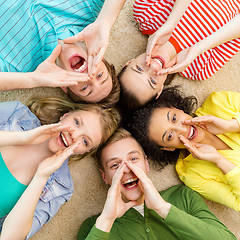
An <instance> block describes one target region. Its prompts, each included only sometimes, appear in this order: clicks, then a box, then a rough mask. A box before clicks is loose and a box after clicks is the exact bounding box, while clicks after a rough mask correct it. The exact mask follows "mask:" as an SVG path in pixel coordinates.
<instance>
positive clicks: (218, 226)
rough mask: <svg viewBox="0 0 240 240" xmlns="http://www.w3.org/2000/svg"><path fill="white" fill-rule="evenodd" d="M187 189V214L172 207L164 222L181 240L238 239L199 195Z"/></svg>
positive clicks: (185, 198) (185, 192)
mask: <svg viewBox="0 0 240 240" xmlns="http://www.w3.org/2000/svg"><path fill="white" fill-rule="evenodd" d="M185 189H186V190H184V194H182V196H184V200H183V201H185V205H186V206H187V207H186V212H185V211H182V210H180V209H179V208H177V207H176V206H174V205H172V206H171V209H170V211H169V213H168V215H167V217H166V218H165V220H164V221H165V222H166V223H168V224H169V225H170V226H171V227H172V228H173V229H174V230H175V231H176V233H178V234H179V236H181V239H185V240H188V239H189V240H190V239H191V240H194V239H196V240H201V239H202V240H206V239H218V240H230V239H235V240H236V239H237V238H236V237H235V236H234V235H233V233H231V232H230V231H229V230H228V229H227V228H226V226H224V224H222V223H221V222H220V221H219V220H218V219H217V218H216V217H215V216H214V214H213V213H211V212H210V211H209V209H208V207H207V205H206V203H205V202H204V201H203V199H202V198H201V196H200V195H199V194H197V193H196V192H194V191H193V190H191V189H190V188H186V187H185ZM182 198H183V197H182ZM178 200H179V199H178Z"/></svg>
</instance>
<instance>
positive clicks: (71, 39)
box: [63, 32, 84, 43]
mask: <svg viewBox="0 0 240 240" xmlns="http://www.w3.org/2000/svg"><path fill="white" fill-rule="evenodd" d="M79 41H84V39H83V33H82V32H79V33H78V34H76V35H74V36H72V37H69V38H65V39H63V42H64V43H75V42H79Z"/></svg>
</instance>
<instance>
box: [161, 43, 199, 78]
mask: <svg viewBox="0 0 240 240" xmlns="http://www.w3.org/2000/svg"><path fill="white" fill-rule="evenodd" d="M197 56H198V53H197V52H196V51H195V50H194V48H193V47H190V48H186V49H183V50H182V51H181V52H179V53H178V54H177V56H176V57H175V58H173V59H172V60H171V61H170V62H169V64H168V66H170V67H168V68H165V69H162V70H160V71H159V72H158V74H160V75H161V74H173V73H178V72H183V71H184V70H185V69H186V68H187V67H188V66H189V65H190V64H191V63H192V62H193V60H194V59H195V58H196V57H197ZM173 64H174V65H173Z"/></svg>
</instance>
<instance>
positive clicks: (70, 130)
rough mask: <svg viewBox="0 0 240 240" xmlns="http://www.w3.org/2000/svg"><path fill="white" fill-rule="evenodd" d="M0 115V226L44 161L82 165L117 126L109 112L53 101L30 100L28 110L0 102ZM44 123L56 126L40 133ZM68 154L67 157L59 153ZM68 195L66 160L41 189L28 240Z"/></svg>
mask: <svg viewBox="0 0 240 240" xmlns="http://www.w3.org/2000/svg"><path fill="white" fill-rule="evenodd" d="M0 111H1V116H0V130H1V131H0V136H1V137H0V139H1V141H0V153H1V159H0V161H1V167H0V171H1V172H2V174H1V177H3V179H1V181H0V182H1V184H2V191H1V194H2V197H1V200H0V214H1V215H0V216H1V222H3V221H4V218H5V216H6V215H7V214H8V213H9V212H10V211H11V210H12V208H13V207H14V205H15V204H16V202H17V201H18V199H19V198H20V196H21V195H22V193H23V192H24V190H25V189H26V188H27V186H28V185H29V184H30V183H31V182H32V181H34V179H35V178H36V174H37V173H38V172H39V171H37V169H39V166H40V164H43V160H44V159H47V158H49V157H51V156H53V155H54V154H56V153H57V156H58V154H63V155H64V156H65V157H67V156H68V155H70V154H71V155H73V156H72V157H73V158H74V159H75V160H76V159H81V158H82V157H84V156H85V155H87V154H90V153H91V152H93V151H94V150H95V149H97V148H98V147H99V145H101V144H102V143H104V142H105V141H106V140H107V138H108V137H109V136H111V134H112V133H113V132H114V131H115V129H116V128H117V126H118V122H119V114H118V113H117V111H115V110H114V109H104V108H102V107H101V106H99V105H90V104H88V105H84V104H76V103H71V102H68V101H65V100H62V99H56V98H45V99H40V100H33V101H31V103H30V105H29V108H27V107H26V106H25V105H23V104H22V103H20V102H17V101H15V102H3V103H0ZM33 113H34V114H35V115H34V114H33ZM49 123H57V124H51V125H49V126H42V127H39V126H40V125H41V124H49ZM68 148H70V150H71V151H70V150H69V151H67V150H66V151H67V153H61V152H62V151H63V152H64V150H65V149H68ZM53 158H54V157H53ZM58 167H60V166H58ZM55 169H57V167H55ZM55 169H54V170H55ZM50 173H51V171H50ZM49 175H50V174H49ZM45 176H46V175H45ZM13 184H14V186H15V189H14V191H13V190H12V186H13ZM41 184H42V182H41ZM72 194H73V183H72V179H71V175H70V172H69V168H68V160H66V161H64V162H63V164H62V166H61V167H60V168H59V169H58V170H57V171H55V172H53V174H51V175H50V177H49V178H48V180H47V183H46V185H45V186H44V188H43V191H42V193H41V196H40V198H39V201H38V203H37V206H36V210H35V213H34V216H33V222H32V228H31V230H30V232H29V233H28V231H29V230H28V231H27V233H28V236H27V239H28V238H29V237H30V236H32V235H33V234H34V233H35V232H37V231H38V230H39V229H40V228H41V227H42V225H43V224H44V223H46V222H48V221H49V220H50V219H51V218H52V217H53V216H54V215H55V214H56V212H57V211H58V209H59V208H60V206H61V205H62V204H63V203H64V202H66V201H68V200H69V199H70V198H71V196H72Z"/></svg>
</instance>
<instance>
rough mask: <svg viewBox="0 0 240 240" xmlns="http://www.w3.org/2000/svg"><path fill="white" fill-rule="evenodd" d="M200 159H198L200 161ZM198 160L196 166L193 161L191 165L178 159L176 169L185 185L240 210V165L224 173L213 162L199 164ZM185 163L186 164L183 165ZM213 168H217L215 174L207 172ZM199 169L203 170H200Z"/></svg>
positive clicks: (210, 198) (213, 199) (204, 195)
mask: <svg viewBox="0 0 240 240" xmlns="http://www.w3.org/2000/svg"><path fill="white" fill-rule="evenodd" d="M193 161H194V160H193ZM200 161H201V160H197V162H198V163H200ZM197 162H195V163H196V166H194V165H195V164H194V163H193V162H192V163H190V164H191V166H186V165H187V164H186V163H183V162H182V161H178V163H177V165H176V170H177V173H178V175H179V178H180V179H181V180H182V181H183V182H184V183H185V185H186V186H188V187H190V188H192V189H193V190H195V191H196V192H198V193H199V194H201V195H202V196H203V197H204V198H206V199H209V200H211V201H214V202H218V203H221V204H224V205H226V206H228V207H230V208H233V209H234V210H236V211H240V167H239V166H236V167H235V168H234V169H233V170H232V171H230V172H229V173H227V174H226V175H223V174H222V172H221V170H220V169H218V168H217V167H215V166H213V164H211V163H210V164H209V163H208V162H206V163H205V162H203V161H201V162H202V164H198V163H197ZM183 164H184V165H185V166H182V165H183ZM205 164H206V165H205ZM200 165H201V166H200ZM213 168H216V169H215V171H214V172H215V173H214V175H213V176H211V175H209V174H207V173H208V172H209V170H210V172H212V169H213ZM199 169H201V170H200V171H198V170H199ZM204 172H205V173H206V175H205V174H204Z"/></svg>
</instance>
